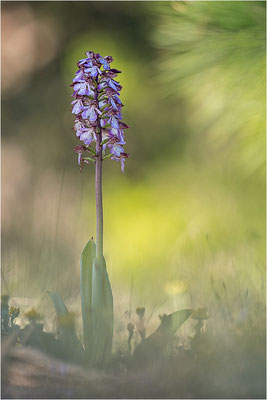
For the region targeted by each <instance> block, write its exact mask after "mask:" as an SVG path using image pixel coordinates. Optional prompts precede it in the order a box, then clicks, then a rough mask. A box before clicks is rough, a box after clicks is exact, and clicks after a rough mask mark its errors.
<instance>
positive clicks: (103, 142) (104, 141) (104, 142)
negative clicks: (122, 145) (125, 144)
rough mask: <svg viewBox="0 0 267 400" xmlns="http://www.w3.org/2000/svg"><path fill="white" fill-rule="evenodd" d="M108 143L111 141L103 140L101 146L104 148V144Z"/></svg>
mask: <svg viewBox="0 0 267 400" xmlns="http://www.w3.org/2000/svg"><path fill="white" fill-rule="evenodd" d="M108 141H109V139H105V140H102V142H101V143H100V144H101V146H102V145H103V144H106V143H107V142H108Z"/></svg>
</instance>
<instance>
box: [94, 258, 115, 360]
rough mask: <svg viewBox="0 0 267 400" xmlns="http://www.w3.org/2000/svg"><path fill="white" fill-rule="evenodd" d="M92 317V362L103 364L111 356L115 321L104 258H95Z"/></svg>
mask: <svg viewBox="0 0 267 400" xmlns="http://www.w3.org/2000/svg"><path fill="white" fill-rule="evenodd" d="M92 317H93V330H94V347H93V352H92V357H91V362H92V364H93V365H97V366H101V365H103V364H105V363H106V362H107V361H108V360H109V358H110V356H111V348H112V337H113V323H114V317H113V296H112V291H111V286H110V282H109V278H108V273H107V268H106V262H105V259H104V258H103V259H102V260H101V261H99V260H98V259H95V261H94V264H93V275H92Z"/></svg>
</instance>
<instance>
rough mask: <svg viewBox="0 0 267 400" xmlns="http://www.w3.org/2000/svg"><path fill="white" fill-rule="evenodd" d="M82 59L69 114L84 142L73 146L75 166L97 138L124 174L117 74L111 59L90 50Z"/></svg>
mask: <svg viewBox="0 0 267 400" xmlns="http://www.w3.org/2000/svg"><path fill="white" fill-rule="evenodd" d="M85 56H86V57H85V58H83V59H81V60H79V61H78V62H77V66H78V71H77V72H76V73H75V77H74V78H73V81H72V84H71V85H70V86H71V87H73V94H72V97H73V98H74V100H73V101H72V103H71V104H72V114H73V116H74V117H75V121H74V128H73V129H74V130H75V132H76V136H77V137H78V138H79V139H80V140H81V141H82V142H83V143H84V145H78V146H76V147H75V152H76V153H78V163H79V164H80V165H83V162H85V161H86V160H84V159H83V153H84V152H85V151H87V150H88V149H91V151H94V148H93V147H94V146H95V144H96V142H97V137H98V136H97V135H101V136H100V137H101V140H102V142H101V143H102V144H101V151H102V156H103V158H104V157H105V158H107V157H109V155H108V156H107V155H106V156H105V152H106V151H109V152H110V158H111V159H112V160H116V161H120V163H121V169H122V171H124V161H125V159H126V158H129V154H128V153H126V152H125V151H124V147H123V146H124V145H125V144H126V142H125V138H124V130H125V129H128V128H129V126H128V125H127V124H126V123H125V122H123V121H122V118H123V114H122V112H121V109H122V107H123V106H124V105H123V104H122V102H121V99H120V97H119V96H120V91H121V89H122V86H121V85H120V83H119V82H118V81H116V80H115V79H114V78H116V77H117V75H118V74H120V73H121V71H120V70H118V69H116V68H111V67H110V64H111V63H112V62H113V61H114V60H113V58H112V57H111V56H105V57H102V56H101V55H100V54H98V53H94V52H93V51H87V52H86V53H85Z"/></svg>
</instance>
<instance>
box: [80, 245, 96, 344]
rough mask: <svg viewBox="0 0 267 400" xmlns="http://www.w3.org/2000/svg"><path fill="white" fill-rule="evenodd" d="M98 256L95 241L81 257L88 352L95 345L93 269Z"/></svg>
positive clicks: (83, 309) (84, 326)
mask: <svg viewBox="0 0 267 400" xmlns="http://www.w3.org/2000/svg"><path fill="white" fill-rule="evenodd" d="M95 256H96V245H95V242H94V240H93V239H90V240H89V242H88V243H87V244H86V246H85V247H84V249H83V252H82V256H81V283H80V285H81V303H82V319H83V340H84V347H85V350H86V351H89V349H90V347H92V345H93V325H92V324H93V321H92V269H93V263H94V260H95Z"/></svg>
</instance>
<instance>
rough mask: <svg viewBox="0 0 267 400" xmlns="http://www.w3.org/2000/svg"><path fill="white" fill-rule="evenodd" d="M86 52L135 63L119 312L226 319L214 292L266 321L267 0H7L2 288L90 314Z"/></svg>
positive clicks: (112, 165) (114, 184) (113, 186)
mask: <svg viewBox="0 0 267 400" xmlns="http://www.w3.org/2000/svg"><path fill="white" fill-rule="evenodd" d="M87 50H93V51H95V52H99V53H100V54H101V55H103V56H105V55H112V56H113V58H114V59H115V61H114V63H113V66H114V68H118V69H120V70H122V74H121V75H120V76H119V80H120V82H121V84H122V86H123V90H122V93H121V98H122V101H123V103H124V104H125V107H124V109H123V111H124V116H125V118H124V120H125V122H127V124H129V126H130V129H128V130H127V132H126V140H127V146H126V151H127V152H128V153H130V154H131V158H130V159H129V160H127V162H126V166H125V173H124V174H122V173H121V171H120V166H119V164H118V163H116V162H114V161H111V160H107V161H105V163H104V187H103V193H104V253H105V256H106V260H107V266H108V271H109V275H110V279H111V284H112V286H113V290H114V299H115V307H116V316H117V321H121V318H122V317H123V315H124V312H125V310H127V309H129V307H133V308H135V307H137V306H145V307H147V310H148V311H147V313H148V315H149V314H150V313H151V315H152V314H153V316H154V315H156V314H158V313H159V312H160V311H162V310H163V311H164V312H171V311H175V310H176V309H178V308H180V307H200V306H206V307H208V310H209V313H210V315H211V316H213V317H214V318H215V317H216V311H215V308H214V307H215V303H216V296H214V292H215V293H217V294H218V293H220V298H221V299H222V301H225V302H227V304H228V306H229V307H230V308H231V313H232V314H233V318H236V321H241V320H242V318H247V317H246V315H247V314H244V312H243V311H244V304H245V300H248V299H249V300H250V301H249V302H247V303H246V305H247V304H249V307H253V310H254V311H253V318H254V317H257V316H258V317H259V316H260V318H261V319H262V318H263V319H264V314H262V310H263V309H264V302H265V2H255V1H253V2H245V1H244V2H205V1H204V2H190V1H186V2H183V1H179V2H175V1H173V2H27V1H23V2H2V291H3V293H6V292H9V293H10V294H12V296H13V301H14V302H16V301H17V303H18V304H19V305H20V306H21V307H22V309H23V307H24V309H25V310H26V309H27V307H28V305H29V304H30V305H31V306H33V305H34V306H36V307H37V308H39V309H40V310H41V312H42V313H43V315H46V316H47V317H51V315H52V314H53V307H52V304H50V300H49V299H48V298H47V297H48V296H46V294H45V293H46V291H47V290H51V291H58V292H59V293H61V295H62V296H63V298H64V300H65V302H66V304H67V305H68V306H69V307H70V308H71V309H72V310H74V311H76V312H77V314H78V315H79V318H80V299H79V293H80V292H79V278H80V276H79V273H80V266H79V259H80V254H81V251H82V249H83V247H84V245H85V244H86V242H87V240H88V239H89V238H91V236H95V200H94V171H93V167H91V166H90V167H87V168H85V170H84V172H83V173H82V174H81V173H80V172H79V168H78V166H77V157H76V154H75V153H74V151H73V148H74V147H75V146H76V145H77V144H78V139H77V138H76V137H75V134H74V131H73V130H72V126H73V122H72V115H71V112H70V102H71V101H72V99H71V93H72V88H70V87H69V85H70V84H71V82H72V78H73V76H74V73H75V72H76V69H77V67H76V62H77V61H78V60H79V59H80V58H83V56H84V53H85V51H87ZM225 287H226V288H227V292H226V289H225ZM129 302H130V304H131V305H129ZM79 318H78V320H79V321H80V319H79ZM155 318H157V315H156V317H155ZM152 319H153V318H152ZM118 323H119V322H118Z"/></svg>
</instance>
